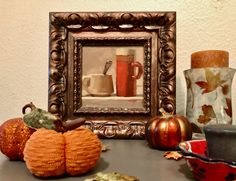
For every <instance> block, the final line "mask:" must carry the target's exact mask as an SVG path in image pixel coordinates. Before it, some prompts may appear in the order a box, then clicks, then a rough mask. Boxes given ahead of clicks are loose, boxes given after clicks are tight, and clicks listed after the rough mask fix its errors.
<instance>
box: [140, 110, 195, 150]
mask: <svg viewBox="0 0 236 181" xmlns="http://www.w3.org/2000/svg"><path fill="white" fill-rule="evenodd" d="M160 112H161V113H162V116H158V117H154V118H152V119H151V120H149V121H148V123H147V124H146V128H145V135H146V140H147V141H148V143H149V145H150V146H151V147H152V148H157V149H160V150H174V149H175V148H176V146H177V145H178V144H179V143H180V142H181V141H185V140H190V139H191V138H192V127H191V124H190V122H189V121H188V119H187V118H186V117H184V116H180V115H172V114H168V113H166V112H165V111H163V109H161V110H160Z"/></svg>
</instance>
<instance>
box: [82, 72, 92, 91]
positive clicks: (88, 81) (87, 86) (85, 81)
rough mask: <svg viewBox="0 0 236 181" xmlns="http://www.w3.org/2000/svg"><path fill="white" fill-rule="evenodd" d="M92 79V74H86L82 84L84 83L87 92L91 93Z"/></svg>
mask: <svg viewBox="0 0 236 181" xmlns="http://www.w3.org/2000/svg"><path fill="white" fill-rule="evenodd" d="M90 79H91V77H90V76H84V77H83V80H82V84H83V86H84V90H85V91H86V92H88V93H89V94H91V92H90V91H89V86H90Z"/></svg>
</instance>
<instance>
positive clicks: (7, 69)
mask: <svg viewBox="0 0 236 181" xmlns="http://www.w3.org/2000/svg"><path fill="white" fill-rule="evenodd" d="M50 11H176V12H177V75H176V77H177V112H178V113H181V114H185V97H186V86H185V80H184V76H183V70H185V69H188V68H189V67H190V54H191V53H192V52H194V51H198V50H203V49H204V50H206V49H224V50H227V51H229V53H230V66H231V67H234V68H236V30H235V29H236V1H235V0H165V1H163V0H146V1H144V0H128V1H127V0H119V1H115V0H96V1H94V0H86V1H85V0H50V1H49V0H8V1H3V0H1V2H0V93H1V94H0V122H3V121H5V120H6V119H9V118H13V117H19V116H22V114H21V108H22V106H23V105H24V104H26V103H28V102H30V101H33V102H34V103H35V104H36V105H37V106H39V107H41V108H43V109H47V99H48V98H47V90H48V24H49V22H48V13H49V12H50ZM232 89H233V113H234V117H235V118H236V79H235V80H234V83H233V88H232ZM234 122H236V121H234Z"/></svg>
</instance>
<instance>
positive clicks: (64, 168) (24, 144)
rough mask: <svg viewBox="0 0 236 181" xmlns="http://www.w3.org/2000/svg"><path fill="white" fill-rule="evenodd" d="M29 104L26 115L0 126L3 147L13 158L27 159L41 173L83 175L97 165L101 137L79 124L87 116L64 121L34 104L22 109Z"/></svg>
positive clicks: (49, 175)
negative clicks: (28, 110) (28, 111)
mask: <svg viewBox="0 0 236 181" xmlns="http://www.w3.org/2000/svg"><path fill="white" fill-rule="evenodd" d="M28 107H30V108H31V113H28V114H27V115H25V116H24V118H23V119H21V118H15V119H11V120H8V121H6V122H4V123H3V124H2V125H1V126H0V151H1V152H2V153H3V154H5V155H6V156H7V157H9V159H10V160H23V159H24V160H25V163H26V166H27V168H28V169H29V170H30V172H31V173H32V174H34V175H36V176H38V177H51V176H52V177H54V176H60V175H63V174H65V173H67V174H68V175H72V176H74V175H80V174H83V173H86V172H88V171H89V170H91V169H92V168H93V167H94V166H95V165H96V162H97V161H98V159H99V158H100V154H101V150H102V146H101V141H100V140H99V138H98V137H97V135H95V134H94V133H93V132H92V131H91V130H89V129H87V128H82V127H78V126H80V125H81V124H83V123H84V122H85V120H84V119H77V120H69V121H66V122H62V121H60V120H59V119H58V118H57V117H54V116H53V115H50V113H48V112H46V111H43V110H41V109H38V108H36V107H35V106H34V105H33V104H27V105H26V106H24V107H23V113H25V109H26V108H28ZM26 125H27V126H26ZM28 126H29V127H30V128H29V127H28ZM36 126H37V127H36ZM40 127H43V128H40ZM76 127H77V128H76ZM34 128H35V129H34ZM45 128H49V129H45ZM50 128H51V129H50ZM75 128H76V129H75ZM54 129H55V130H56V131H55V130H54ZM71 129H73V130H71ZM57 131H60V132H57Z"/></svg>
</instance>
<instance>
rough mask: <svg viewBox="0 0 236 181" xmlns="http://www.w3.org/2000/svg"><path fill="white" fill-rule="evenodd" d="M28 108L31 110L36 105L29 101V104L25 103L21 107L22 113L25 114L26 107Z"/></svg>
mask: <svg viewBox="0 0 236 181" xmlns="http://www.w3.org/2000/svg"><path fill="white" fill-rule="evenodd" d="M27 108H30V110H31V111H33V110H34V109H36V106H35V105H34V104H33V103H32V102H30V103H29V104H26V105H25V106H24V107H23V108H22V113H23V114H25V112H26V109H27Z"/></svg>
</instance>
